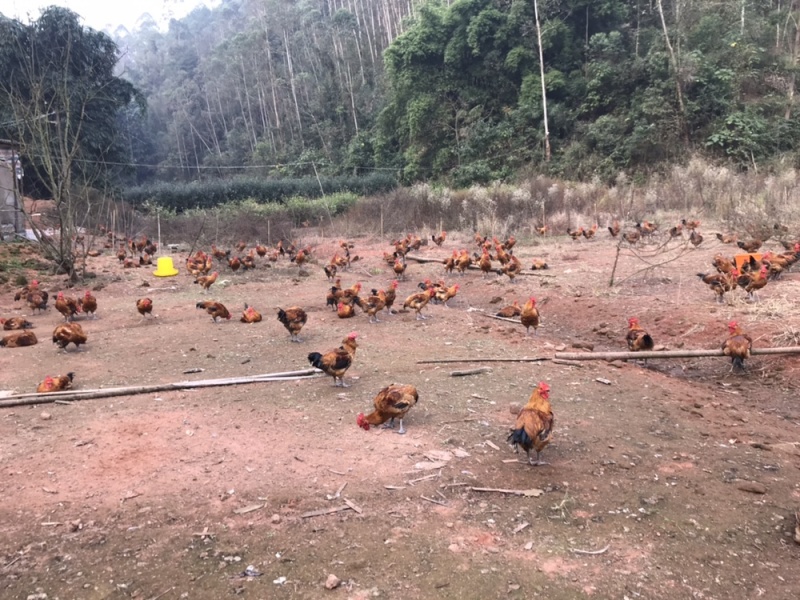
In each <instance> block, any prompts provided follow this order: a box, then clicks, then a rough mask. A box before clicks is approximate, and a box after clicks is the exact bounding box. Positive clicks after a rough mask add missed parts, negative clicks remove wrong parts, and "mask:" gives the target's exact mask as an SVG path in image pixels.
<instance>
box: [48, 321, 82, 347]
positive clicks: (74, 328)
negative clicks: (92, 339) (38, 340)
mask: <svg viewBox="0 0 800 600" xmlns="http://www.w3.org/2000/svg"><path fill="white" fill-rule="evenodd" d="M86 339H87V337H86V334H85V333H84V331H83V328H82V327H81V326H80V324H78V323H62V324H61V325H57V326H56V328H55V329H54V330H53V343H54V344H55V345H56V346H58V347H59V348H61V349H62V350H65V349H66V348H67V346H69V345H70V344H75V347H76V348H78V349H80V346H81V344H85V343H86Z"/></svg>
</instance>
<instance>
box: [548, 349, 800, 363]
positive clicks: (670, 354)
mask: <svg viewBox="0 0 800 600" xmlns="http://www.w3.org/2000/svg"><path fill="white" fill-rule="evenodd" d="M750 353H751V354H752V355H753V356H758V355H761V354H800V346H789V347H786V348H753V349H752V350H751V351H750ZM712 356H725V355H724V354H723V353H722V350H721V349H714V350H663V351H661V352H655V351H650V352H556V354H555V358H559V359H562V360H626V359H636V358H641V359H644V358H699V357H712Z"/></svg>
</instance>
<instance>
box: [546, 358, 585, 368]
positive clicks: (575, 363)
mask: <svg viewBox="0 0 800 600" xmlns="http://www.w3.org/2000/svg"><path fill="white" fill-rule="evenodd" d="M553 364H554V365H567V366H568V367H582V366H583V364H582V363H579V362H578V361H576V360H564V359H563V358H554V359H553Z"/></svg>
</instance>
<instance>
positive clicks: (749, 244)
mask: <svg viewBox="0 0 800 600" xmlns="http://www.w3.org/2000/svg"><path fill="white" fill-rule="evenodd" d="M762 243H763V242H762V241H761V240H747V241H746V242H741V241H740V242H736V245H737V246H739V248H741V249H742V250H744V251H745V252H747V253H748V254H752V253H753V252H755V251H756V250H758V249H759V248H761V244H762Z"/></svg>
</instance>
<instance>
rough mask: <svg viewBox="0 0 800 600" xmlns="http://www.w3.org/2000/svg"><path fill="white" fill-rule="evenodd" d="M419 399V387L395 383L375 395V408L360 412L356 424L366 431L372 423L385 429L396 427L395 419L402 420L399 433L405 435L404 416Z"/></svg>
mask: <svg viewBox="0 0 800 600" xmlns="http://www.w3.org/2000/svg"><path fill="white" fill-rule="evenodd" d="M418 401H419V394H418V393H417V388H415V387H414V386H413V385H401V384H397V383H393V384H392V385H390V386H387V387H385V388H383V389H382V390H381V391H380V392H378V395H377V396H375V400H374V401H373V404H374V405H375V410H373V411H372V412H371V413H369V414H368V415H367V416H364V413H358V416H357V417H356V424H357V425H358V426H359V427H361V429H363V430H365V431H369V427H370V425H383V424H384V423H386V421H389V422H388V423H386V424H385V425H383V427H384V428H385V429H394V420H395V419H399V420H400V429H398V430H397V433H399V434H400V435H403V434H404V433H405V432H406V430H405V429H404V428H403V418H404V417H405V416H406V414H407V413H408V411H409V410H411V407H412V406H414V405H415V404H416V403H417V402H418Z"/></svg>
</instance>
